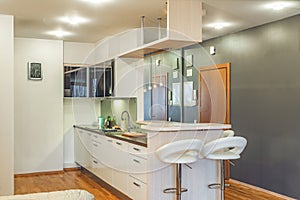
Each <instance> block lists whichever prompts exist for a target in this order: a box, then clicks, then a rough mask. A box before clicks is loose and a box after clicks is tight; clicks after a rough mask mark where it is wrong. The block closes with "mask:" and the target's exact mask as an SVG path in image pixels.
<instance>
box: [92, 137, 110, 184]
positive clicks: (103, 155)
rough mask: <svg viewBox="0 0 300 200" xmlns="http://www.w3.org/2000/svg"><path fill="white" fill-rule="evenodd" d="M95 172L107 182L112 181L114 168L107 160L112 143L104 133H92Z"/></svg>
mask: <svg viewBox="0 0 300 200" xmlns="http://www.w3.org/2000/svg"><path fill="white" fill-rule="evenodd" d="M91 138H92V146H91V147H92V155H93V157H94V159H93V169H92V170H93V173H94V174H95V175H96V176H98V177H99V178H100V179H102V180H103V181H105V182H107V183H111V182H112V169H111V167H110V166H109V165H108V163H107V160H108V156H107V155H109V151H110V149H109V148H110V145H111V144H110V143H109V142H108V141H107V137H106V136H104V135H100V134H96V133H93V134H92V137H91Z"/></svg>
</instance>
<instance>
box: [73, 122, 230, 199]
mask: <svg viewBox="0 0 300 200" xmlns="http://www.w3.org/2000/svg"><path fill="white" fill-rule="evenodd" d="M229 128H231V126H230V125H225V124H210V123H207V124H186V123H177V122H152V123H149V124H147V125H142V126H141V130H142V132H143V133H145V136H144V137H139V138H134V137H124V136H122V135H121V133H120V134H118V133H113V134H112V133H105V132H103V131H98V130H92V129H89V128H87V127H84V126H75V161H76V162H77V163H78V164H79V165H81V166H82V167H84V168H85V169H87V170H88V171H90V172H91V173H93V174H94V175H95V176H97V177H98V178H100V179H101V180H103V181H105V182H106V183H107V184H109V185H111V186H112V187H114V188H115V189H117V190H118V191H120V192H122V193H123V194H125V195H126V196H128V197H129V199H134V200H141V199H148V200H172V199H174V195H173V194H165V193H163V189H165V188H170V187H174V186H175V173H174V166H173V165H169V164H165V163H162V162H161V161H160V160H158V158H157V156H156V154H155V151H156V149H157V148H159V147H161V146H162V145H164V144H167V143H170V142H173V141H177V140H183V139H193V138H195V139H201V140H203V141H204V142H208V141H211V140H213V139H216V138H218V137H220V136H221V135H222V133H223V129H229ZM190 167H191V168H192V169H190V168H189V167H186V166H183V174H182V186H183V187H185V188H187V189H188V192H185V193H183V194H182V199H183V200H185V199H186V200H196V199H211V200H216V199H218V196H219V190H211V189H209V188H208V187H207V186H208V184H210V183H214V182H217V181H218V178H219V174H218V172H219V170H218V164H217V162H216V161H212V160H206V159H199V160H198V161H197V162H195V163H192V164H190Z"/></svg>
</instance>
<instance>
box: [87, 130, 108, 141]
mask: <svg viewBox="0 0 300 200" xmlns="http://www.w3.org/2000/svg"><path fill="white" fill-rule="evenodd" d="M89 134H90V138H91V140H92V141H94V142H97V143H101V139H103V137H104V136H102V135H99V134H97V133H91V132H90V133H89Z"/></svg>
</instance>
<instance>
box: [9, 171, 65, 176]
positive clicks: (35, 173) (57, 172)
mask: <svg viewBox="0 0 300 200" xmlns="http://www.w3.org/2000/svg"><path fill="white" fill-rule="evenodd" d="M63 173H64V171H63V170H59V171H49V172H32V173H26V174H15V175H14V177H15V178H18V177H27V176H41V175H52V174H63Z"/></svg>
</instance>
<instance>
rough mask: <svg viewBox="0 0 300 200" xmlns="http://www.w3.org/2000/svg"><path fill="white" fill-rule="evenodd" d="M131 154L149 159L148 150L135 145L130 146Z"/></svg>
mask: <svg viewBox="0 0 300 200" xmlns="http://www.w3.org/2000/svg"><path fill="white" fill-rule="evenodd" d="M128 151H129V153H131V154H134V155H136V156H139V157H142V158H145V159H147V148H146V147H142V146H139V145H135V144H129V148H128Z"/></svg>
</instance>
